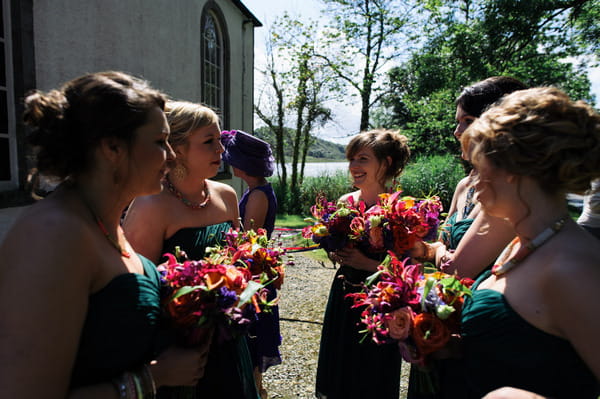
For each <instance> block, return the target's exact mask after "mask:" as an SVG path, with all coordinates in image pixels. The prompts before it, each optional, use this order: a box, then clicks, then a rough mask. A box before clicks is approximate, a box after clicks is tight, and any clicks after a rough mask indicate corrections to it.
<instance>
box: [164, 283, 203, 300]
mask: <svg viewBox="0 0 600 399" xmlns="http://www.w3.org/2000/svg"><path fill="white" fill-rule="evenodd" d="M197 290H206V287H204V286H202V285H193V286H192V285H187V286H185V287H181V288H180V289H178V290H177V292H176V293H175V295H173V298H171V301H173V300H175V299H177V298H179V297H180V296H183V295H187V294H189V293H190V292H194V291H197Z"/></svg>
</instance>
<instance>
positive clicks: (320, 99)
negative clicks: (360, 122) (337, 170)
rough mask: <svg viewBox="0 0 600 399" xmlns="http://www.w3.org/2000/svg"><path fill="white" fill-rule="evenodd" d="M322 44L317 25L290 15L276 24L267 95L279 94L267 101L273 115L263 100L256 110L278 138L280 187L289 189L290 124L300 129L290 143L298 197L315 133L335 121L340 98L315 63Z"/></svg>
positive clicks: (293, 184) (293, 183)
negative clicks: (332, 100) (333, 102)
mask: <svg viewBox="0 0 600 399" xmlns="http://www.w3.org/2000/svg"><path fill="white" fill-rule="evenodd" d="M317 39H318V35H317V32H316V24H314V23H312V22H310V23H309V24H308V25H305V24H303V23H301V22H300V21H298V20H295V19H293V18H291V17H290V16H289V15H287V14H285V15H284V16H283V17H282V18H281V19H279V20H278V21H276V23H275V24H274V27H273V29H272V31H271V35H270V38H269V43H268V44H267V49H268V63H267V66H266V70H265V71H264V73H265V75H266V76H268V78H269V79H268V81H269V85H268V86H269V87H268V88H265V89H268V90H266V91H267V93H273V94H274V96H273V97H269V95H268V94H267V95H266V96H265V97H266V98H267V101H269V100H268V99H269V98H271V99H274V101H273V104H272V107H271V110H272V111H271V112H269V111H268V110H266V108H265V107H264V104H263V103H262V100H263V99H264V97H262V96H259V99H258V102H257V105H256V106H255V112H256V114H257V115H258V117H259V118H260V119H261V120H262V121H263V122H264V123H265V124H266V125H267V126H268V127H269V128H270V129H271V130H272V131H273V132H274V134H275V136H276V154H277V163H278V164H279V167H280V171H281V172H280V177H279V181H280V187H284V188H285V187H287V170H286V165H285V164H286V156H285V151H284V146H285V142H286V140H285V135H286V131H287V130H286V127H285V126H286V123H291V124H293V125H294V126H295V129H294V133H293V135H292V137H291V140H290V142H291V145H292V151H291V153H292V159H291V167H292V173H291V184H290V188H289V190H290V191H289V192H290V193H291V194H292V197H293V196H294V195H295V194H296V193H297V192H298V186H299V185H300V184H301V183H302V180H303V175H304V164H305V162H306V156H307V154H308V149H309V147H310V145H311V143H312V141H311V137H312V136H311V132H312V130H313V128H314V127H316V126H318V125H321V124H324V123H325V122H327V121H328V120H330V119H331V111H330V110H329V109H328V108H327V107H325V106H324V103H325V101H327V100H328V98H329V97H328V95H329V93H333V92H335V90H334V87H335V85H336V83H335V81H334V80H332V79H331V76H330V74H329V73H328V71H327V70H326V69H325V68H323V67H322V65H319V63H320V61H319V60H318V59H317V58H315V57H314V52H315V51H314V49H315V46H316V45H317V44H316V41H317ZM276 57H277V61H276ZM321 63H322V62H321ZM273 111H274V112H273ZM298 165H300V168H298ZM280 195H281V196H283V198H284V201H285V198H287V196H288V194H287V192H284V193H280ZM292 203H294V202H293V201H291V204H292ZM288 209H289V207H288Z"/></svg>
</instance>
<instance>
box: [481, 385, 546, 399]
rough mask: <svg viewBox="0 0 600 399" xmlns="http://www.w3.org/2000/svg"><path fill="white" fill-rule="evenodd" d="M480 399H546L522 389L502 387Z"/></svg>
mask: <svg viewBox="0 0 600 399" xmlns="http://www.w3.org/2000/svg"><path fill="white" fill-rule="evenodd" d="M482 399H546V397H545V396H540V395H538V394H536V393H533V392H529V391H525V390H523V389H517V388H511V387H502V388H498V389H495V390H493V391H492V392H490V393H488V394H487V395H485V396H484V397H483V398H482Z"/></svg>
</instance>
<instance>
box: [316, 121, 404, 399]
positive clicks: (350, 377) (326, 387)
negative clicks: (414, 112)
mask: <svg viewBox="0 0 600 399" xmlns="http://www.w3.org/2000/svg"><path fill="white" fill-rule="evenodd" d="M407 141H408V140H407V139H406V137H404V136H403V135H401V134H398V133H397V132H395V131H391V130H384V129H376V130H371V131H368V132H363V133H360V134H359V135H357V136H355V137H354V138H353V139H352V140H351V141H350V143H348V145H347V146H346V158H347V159H348V161H349V164H348V171H349V173H350V177H351V179H352V184H353V186H354V187H356V188H357V189H358V190H356V191H353V192H350V193H347V194H345V195H343V196H342V197H341V198H340V199H339V201H343V202H348V201H350V199H352V201H354V203H356V204H358V203H359V201H364V202H365V204H366V206H367V207H371V206H373V205H375V204H376V203H377V200H378V198H379V194H382V193H387V192H389V189H388V188H387V187H386V185H387V184H388V183H389V182H390V181H391V180H392V179H393V178H395V177H397V176H398V175H400V173H401V172H402V170H403V169H404V166H405V165H406V163H407V162H408V158H409V156H410V150H409V148H408V145H407ZM329 256H330V257H331V258H332V260H334V261H335V262H337V263H339V264H340V268H339V270H338V272H337V273H336V275H335V278H334V280H333V282H332V284H331V290H330V292H329V299H328V301H327V307H326V309H325V315H324V317H323V331H322V334H321V345H320V349H319V362H318V367H317V379H316V395H317V397H318V398H323V399H325V398H326V399H342V398H343V399H353V398H354V399H362V398H381V399H397V398H398V395H399V393H400V368H401V364H402V363H401V362H402V358H401V356H400V351H399V350H398V346H397V345H395V344H383V345H377V344H375V343H373V342H371V341H370V340H364V341H363V342H361V338H362V334H360V333H359V330H360V329H361V328H360V319H361V317H360V313H361V310H360V309H355V308H352V305H353V301H352V299H349V298H346V294H349V293H353V292H358V291H360V290H361V289H362V285H361V284H363V283H364V282H365V280H366V279H367V277H369V276H370V275H372V274H373V273H374V272H376V271H377V266H378V265H379V264H380V263H381V261H382V260H383V259H382V258H383V257H384V256H385V254H384V255H383V256H381V254H367V253H365V252H363V251H361V250H359V249H358V248H350V247H345V248H343V249H340V250H338V251H335V252H331V253H330V254H329Z"/></svg>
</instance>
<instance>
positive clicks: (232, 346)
mask: <svg viewBox="0 0 600 399" xmlns="http://www.w3.org/2000/svg"><path fill="white" fill-rule="evenodd" d="M230 227H232V224H231V222H223V223H219V224H214V225H210V226H203V227H189V228H184V229H181V230H178V231H177V232H176V233H175V234H173V236H171V237H170V238H168V239H167V240H165V242H164V245H163V250H162V253H163V254H164V253H166V252H170V253H174V252H175V247H176V246H179V247H180V249H181V250H183V251H185V252H186V254H187V256H188V258H189V259H192V260H196V259H202V258H204V257H205V253H206V248H207V247H213V246H215V245H219V244H223V239H224V237H225V233H226V232H227V231H228V230H229V228H230ZM218 335H219V334H218V331H216V332H215V336H214V337H213V341H212V345H211V348H210V352H209V355H208V362H207V364H206V369H205V371H204V377H203V378H202V379H201V380H200V381H199V382H198V384H197V385H196V387H194V389H193V390H190V389H188V387H183V389H182V388H181V387H164V388H161V389H159V392H158V398H159V399H178V398H189V397H193V398H202V399H205V398H228V399H229V398H231V399H257V398H259V395H258V391H257V389H256V385H255V383H254V374H253V367H252V360H251V358H250V352H249V351H248V345H247V343H246V338H245V337H243V336H242V337H238V338H235V339H233V340H228V341H223V340H219V339H218ZM190 391H192V392H190Z"/></svg>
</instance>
